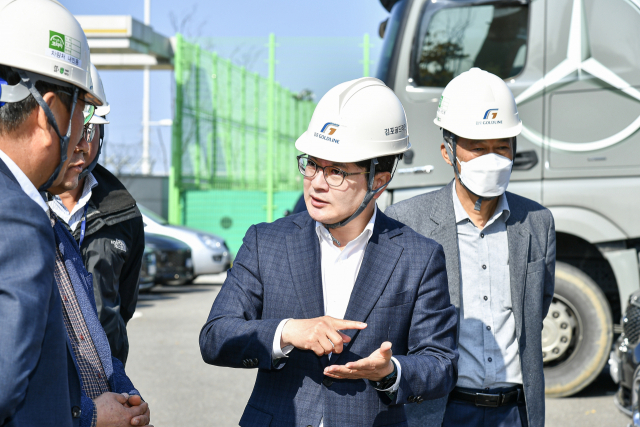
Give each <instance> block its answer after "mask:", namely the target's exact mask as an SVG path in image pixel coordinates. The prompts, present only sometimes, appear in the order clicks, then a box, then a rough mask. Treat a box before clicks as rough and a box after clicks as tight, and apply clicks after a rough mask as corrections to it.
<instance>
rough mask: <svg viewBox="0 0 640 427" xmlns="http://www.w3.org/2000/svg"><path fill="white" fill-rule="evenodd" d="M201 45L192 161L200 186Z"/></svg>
mask: <svg viewBox="0 0 640 427" xmlns="http://www.w3.org/2000/svg"><path fill="white" fill-rule="evenodd" d="M201 53H202V52H201V50H200V45H196V70H195V72H196V93H195V95H196V108H195V114H194V121H195V126H196V129H195V131H196V132H195V133H196V134H195V138H196V140H195V144H194V145H195V148H194V150H195V152H194V153H193V157H192V159H193V160H192V161H193V175H194V179H195V184H196V186H198V187H200V155H201V153H202V148H201V147H200V55H201Z"/></svg>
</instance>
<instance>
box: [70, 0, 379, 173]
mask: <svg viewBox="0 0 640 427" xmlns="http://www.w3.org/2000/svg"><path fill="white" fill-rule="evenodd" d="M62 3H63V4H64V5H65V6H66V7H67V8H68V9H69V10H70V11H71V12H72V13H73V14H75V15H132V16H133V17H134V18H136V19H138V20H140V21H143V20H144V2H143V0H109V1H102V2H87V1H86V0H83V1H80V0H62ZM189 14H191V15H192V19H191V21H190V24H189V25H188V26H187V27H186V28H185V29H184V30H185V31H184V32H185V33H186V34H187V35H190V36H199V37H204V38H213V41H212V42H210V44H211V45H213V46H215V49H216V50H217V51H218V52H219V54H220V55H221V56H223V57H229V56H232V57H233V60H234V62H242V61H245V62H247V61H248V64H247V65H248V66H249V68H253V70H254V71H258V72H260V73H264V72H266V66H265V64H264V60H263V56H262V55H264V57H265V58H266V48H264V50H261V46H263V45H264V44H266V42H267V37H268V35H269V33H274V34H276V37H277V39H278V42H279V44H280V47H279V52H280V55H279V56H278V55H277V57H278V60H279V63H278V66H277V68H276V80H277V81H278V82H279V83H280V84H282V85H283V86H285V87H287V88H289V89H291V90H293V91H299V90H302V89H306V88H309V89H311V90H312V91H313V92H314V93H315V94H316V100H318V99H319V98H320V97H321V96H322V95H323V94H324V93H325V92H326V91H327V90H328V89H330V88H331V87H332V86H334V85H336V84H338V83H340V82H343V81H346V80H349V79H353V78H357V77H360V76H361V75H362V65H361V63H360V59H361V55H362V48H360V47H359V43H361V42H360V40H361V38H362V36H363V34H364V33H369V34H370V36H371V41H372V43H373V49H372V51H371V59H372V60H373V64H372V67H371V74H372V75H375V66H376V62H377V56H378V52H379V47H380V46H381V44H382V40H381V39H380V38H379V37H378V35H377V34H378V26H379V24H380V22H381V21H383V20H384V19H386V17H387V15H388V14H387V11H386V10H384V8H383V7H382V6H381V5H380V3H379V2H378V1H377V0H323V1H291V0H289V1H287V0H275V1H264V0H263V1H258V0H234V1H224V2H223V1H215V0H214V1H193V0H183V1H180V2H176V1H168V0H152V3H151V25H152V27H153V28H154V30H155V31H157V32H159V33H161V34H163V35H166V36H172V35H174V33H175V30H174V25H173V24H172V18H171V17H172V15H173V16H174V20H173V21H174V22H175V21H176V20H177V21H180V20H182V19H183V18H184V17H186V16H188V15H189ZM307 37H311V38H326V41H321V42H319V41H318V40H310V39H306V40H309V41H311V43H309V44H307V43H306V42H305V38H307ZM311 45H313V46H315V47H314V48H313V49H315V51H317V52H318V54H317V55H314V56H312V58H314V59H312V60H310V59H309V52H308V50H309V49H311V47H309V46H311ZM277 52H278V51H277ZM298 56H299V57H300V58H304V59H303V60H296V58H297V57H298ZM101 75H102V79H103V83H104V85H105V90H106V93H107V98H108V99H109V102H110V104H111V106H112V113H111V114H110V115H109V120H110V121H111V124H110V125H108V130H107V138H106V142H107V148H106V157H113V156H114V154H115V152H116V151H117V152H118V153H119V154H121V153H127V155H128V157H130V160H129V164H135V162H136V161H137V160H138V159H139V155H140V154H139V153H140V151H141V144H142V126H141V121H142V72H141V71H102V72H101ZM172 79H173V76H172V73H171V72H168V71H153V72H152V73H151V113H150V114H151V120H152V121H157V120H161V119H165V118H171V117H172V110H171V108H172V107H171V105H172ZM151 144H152V150H151V155H152V158H153V160H154V161H155V163H154V168H153V172H154V173H156V174H164V173H165V171H166V167H167V166H168V161H169V156H170V146H171V133H170V130H169V129H168V128H164V129H162V128H156V129H154V128H152V129H151ZM114 150H115V151H114ZM119 157H122V155H120V156H119ZM114 159H115V158H114ZM120 160H124V159H122V158H121V159H120Z"/></svg>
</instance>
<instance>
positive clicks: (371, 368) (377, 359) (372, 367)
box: [324, 341, 393, 381]
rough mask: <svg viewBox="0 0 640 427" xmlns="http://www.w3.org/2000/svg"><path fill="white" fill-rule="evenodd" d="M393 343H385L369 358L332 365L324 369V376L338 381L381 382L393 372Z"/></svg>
mask: <svg viewBox="0 0 640 427" xmlns="http://www.w3.org/2000/svg"><path fill="white" fill-rule="evenodd" d="M391 355H392V352H391V343H390V342H389V341H385V342H383V343H382V345H381V346H380V348H379V349H377V350H376V351H374V352H373V353H371V355H370V356H369V357H365V358H364V359H360V360H358V361H356V362H349V363H347V364H346V365H331V366H327V367H326V368H324V374H325V375H326V376H328V377H331V378H337V379H350V380H355V379H362V378H364V379H367V380H371V381H380V380H381V379H382V378H384V377H386V376H387V375H389V374H390V373H392V372H393V362H392V361H391Z"/></svg>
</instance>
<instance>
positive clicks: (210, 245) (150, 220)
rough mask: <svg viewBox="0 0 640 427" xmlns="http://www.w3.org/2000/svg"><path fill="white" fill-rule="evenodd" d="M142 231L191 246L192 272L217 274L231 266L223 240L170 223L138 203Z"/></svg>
mask: <svg viewBox="0 0 640 427" xmlns="http://www.w3.org/2000/svg"><path fill="white" fill-rule="evenodd" d="M138 208H139V209H140V212H141V213H142V219H143V221H144V231H145V232H148V233H153V234H160V235H162V236H169V237H173V238H174V239H178V240H182V241H183V242H184V243H186V244H187V245H189V246H190V247H191V256H192V258H193V274H194V276H199V275H201V274H217V273H222V272H223V271H227V270H228V269H229V267H230V266H231V253H230V252H229V248H227V245H226V243H225V241H224V240H223V239H222V238H220V237H218V236H216V235H214V234H210V233H206V232H204V231H200V230H195V229H193V228H189V227H183V226H178V225H170V224H169V223H168V222H167V221H166V220H165V219H164V218H162V217H161V216H159V215H157V214H156V213H154V212H152V211H150V210H149V209H147V208H145V207H144V206H141V205H140V204H138Z"/></svg>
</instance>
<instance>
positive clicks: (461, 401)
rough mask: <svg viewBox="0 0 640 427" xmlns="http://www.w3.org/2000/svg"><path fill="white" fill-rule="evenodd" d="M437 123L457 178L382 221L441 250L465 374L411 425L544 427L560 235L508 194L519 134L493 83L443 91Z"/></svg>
mask: <svg viewBox="0 0 640 427" xmlns="http://www.w3.org/2000/svg"><path fill="white" fill-rule="evenodd" d="M434 122H435V123H436V124H437V125H438V126H441V127H442V129H443V133H444V143H443V144H442V145H441V152H442V157H443V158H444V160H445V161H446V162H447V163H448V164H449V165H452V166H453V165H455V166H453V169H454V175H455V179H454V180H453V181H452V182H451V183H450V184H449V185H447V186H446V187H444V188H442V189H441V190H438V191H434V192H432V193H427V194H423V195H420V196H417V197H414V198H412V199H409V200H406V201H403V202H400V203H398V204H396V205H392V206H391V207H389V208H388V209H387V211H386V214H387V215H388V216H389V217H391V218H394V219H397V220H398V221H400V222H402V223H404V224H406V225H408V226H409V227H411V228H413V229H414V230H415V231H417V232H418V233H420V234H422V235H424V236H426V237H429V238H431V239H434V240H435V241H437V242H438V243H440V244H441V245H442V246H443V248H444V252H445V258H446V264H447V275H448V283H449V293H450V296H451V302H452V304H454V305H455V306H456V308H457V311H458V319H459V321H458V331H457V341H458V345H459V352H460V360H459V376H458V382H457V386H456V388H455V389H454V390H453V391H452V392H451V393H450V394H449V397H448V399H447V398H443V399H438V400H434V401H428V402H425V403H424V404H423V405H420V406H416V407H413V408H410V407H408V408H407V415H408V417H409V424H410V425H416V426H417V425H420V426H441V425H442V426H446V427H448V426H474V427H475V426H478V427H480V426H481V427H489V426H491V427H495V426H499V427H512V426H513V427H521V426H522V427H526V426H531V427H542V426H544V374H543V369H542V346H541V330H542V321H543V319H544V318H545V316H546V314H547V311H548V310H549V305H550V303H551V299H552V297H553V289H554V271H555V255H556V247H555V228H554V222H553V217H552V215H551V213H550V212H549V210H547V209H546V208H544V207H543V206H541V205H539V204H538V203H536V202H533V201H531V200H529V199H525V198H524V197H520V196H517V195H515V194H512V193H509V192H505V190H506V187H507V185H508V182H509V178H510V175H511V167H512V159H513V157H514V155H515V151H516V135H518V134H519V133H520V130H521V127H522V124H521V122H520V119H519V117H518V112H517V109H516V105H515V101H514V99H513V95H512V94H511V92H510V90H509V89H508V87H507V86H506V84H505V83H504V82H503V81H502V80H501V79H500V78H498V77H497V76H494V75H493V74H490V73H487V72H485V71H482V70H479V69H477V68H474V69H471V70H470V71H468V72H465V73H462V74H461V75H460V76H458V77H456V78H455V79H454V80H452V81H451V82H450V83H449V85H447V87H446V88H445V90H444V93H443V97H442V99H441V102H440V106H439V108H438V115H437V118H436V119H435V120H434ZM525 307H526V309H525ZM445 408H446V410H445Z"/></svg>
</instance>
